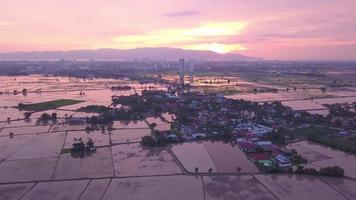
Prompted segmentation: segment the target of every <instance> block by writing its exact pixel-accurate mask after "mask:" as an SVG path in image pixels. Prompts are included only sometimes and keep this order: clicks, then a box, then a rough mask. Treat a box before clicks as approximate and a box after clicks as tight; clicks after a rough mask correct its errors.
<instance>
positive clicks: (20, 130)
mask: <svg viewBox="0 0 356 200" xmlns="http://www.w3.org/2000/svg"><path fill="white" fill-rule="evenodd" d="M49 129H50V126H49V125H46V126H26V127H12V128H2V130H1V131H0V136H9V134H10V133H13V135H26V134H37V133H46V132H48V130H49Z"/></svg>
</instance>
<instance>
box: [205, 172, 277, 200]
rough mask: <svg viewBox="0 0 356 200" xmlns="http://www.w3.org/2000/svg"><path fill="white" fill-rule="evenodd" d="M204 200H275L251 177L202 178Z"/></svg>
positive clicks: (275, 199)
mask: <svg viewBox="0 0 356 200" xmlns="http://www.w3.org/2000/svg"><path fill="white" fill-rule="evenodd" d="M203 179H204V189H205V195H206V200H224V199H246V200H261V199H265V200H277V198H276V197H274V196H273V194H272V193H270V192H269V191H268V190H267V189H266V188H265V187H264V186H263V185H262V184H261V183H260V182H259V181H258V180H257V179H256V178H255V177H253V176H248V175H246V176H210V177H208V176H204V177H203Z"/></svg>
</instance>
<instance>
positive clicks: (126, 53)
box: [0, 47, 260, 60]
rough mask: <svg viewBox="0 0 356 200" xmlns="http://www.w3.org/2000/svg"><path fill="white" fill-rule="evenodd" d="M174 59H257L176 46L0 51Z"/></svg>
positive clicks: (26, 55) (27, 55)
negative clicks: (125, 48) (124, 48)
mask: <svg viewBox="0 0 356 200" xmlns="http://www.w3.org/2000/svg"><path fill="white" fill-rule="evenodd" d="M145 58H149V59H153V60H163V59H164V60H176V59H179V58H186V59H195V60H257V59H260V58H254V57H248V56H244V55H240V54H233V53H229V54H218V53H215V52H212V51H198V50H185V49H178V48H166V47H162V48H137V49H127V50H119V49H97V50H72V51H31V52H9V53H0V59H3V60H4V59H19V60H20V59H25V60H26V59H30V60H34V59H38V60H41V59H102V60H132V59H145Z"/></svg>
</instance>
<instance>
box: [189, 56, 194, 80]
mask: <svg viewBox="0 0 356 200" xmlns="http://www.w3.org/2000/svg"><path fill="white" fill-rule="evenodd" d="M193 83H194V62H193V60H190V61H189V84H193Z"/></svg>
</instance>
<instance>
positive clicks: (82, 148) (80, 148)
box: [70, 138, 96, 158]
mask: <svg viewBox="0 0 356 200" xmlns="http://www.w3.org/2000/svg"><path fill="white" fill-rule="evenodd" d="M72 146H73V147H72V148H71V149H70V153H71V156H72V157H75V158H83V157H85V156H88V155H91V153H94V152H95V151H96V149H95V147H94V142H93V140H92V139H91V138H89V139H88V140H87V141H86V142H84V141H83V140H82V138H79V139H75V140H74V143H73V145H72Z"/></svg>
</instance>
